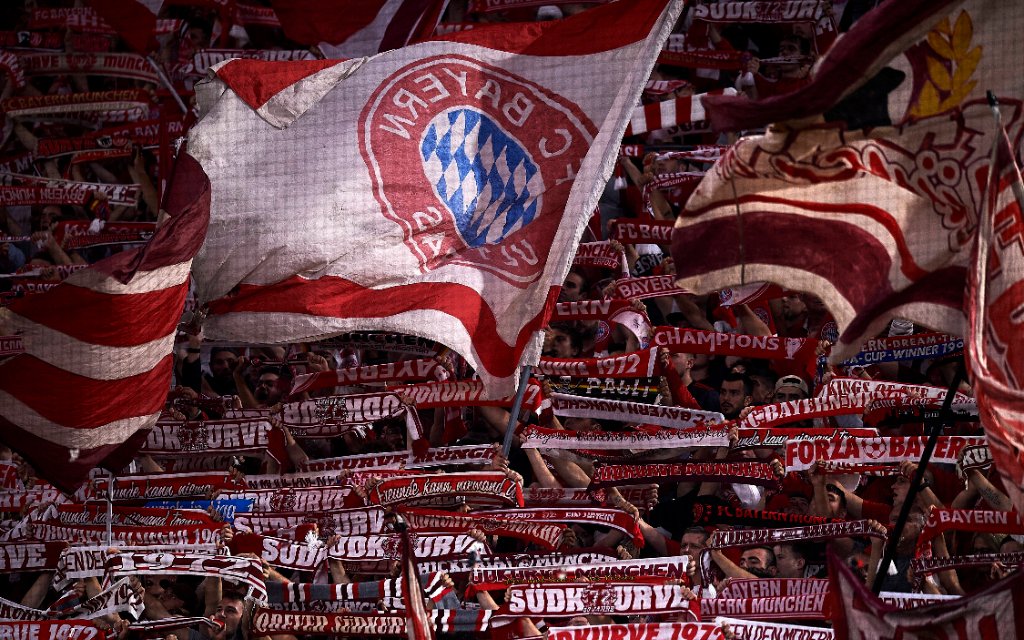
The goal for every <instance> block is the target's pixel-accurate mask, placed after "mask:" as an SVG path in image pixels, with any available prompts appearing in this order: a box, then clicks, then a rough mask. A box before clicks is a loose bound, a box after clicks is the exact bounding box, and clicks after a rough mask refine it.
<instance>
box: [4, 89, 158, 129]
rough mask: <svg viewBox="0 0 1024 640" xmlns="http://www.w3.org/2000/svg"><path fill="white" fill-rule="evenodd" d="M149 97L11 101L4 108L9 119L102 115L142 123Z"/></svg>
mask: <svg viewBox="0 0 1024 640" xmlns="http://www.w3.org/2000/svg"><path fill="white" fill-rule="evenodd" d="M149 104H150V100H149V94H147V93H146V92H145V91H143V90H142V89H117V90H114V91H83V92H79V93H68V94H51V95H40V96H17V97H14V98H7V99H6V100H4V101H3V102H2V103H0V107H2V108H3V110H4V111H6V112H7V117H8V118H25V119H47V118H52V117H53V116H61V115H68V114H76V115H77V114H83V113H97V112H99V113H102V114H103V116H104V119H106V120H108V121H112V122H113V121H123V120H139V119H141V118H143V117H145V116H146V114H147V113H148V112H149Z"/></svg>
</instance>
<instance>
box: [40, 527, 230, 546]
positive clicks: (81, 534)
mask: <svg viewBox="0 0 1024 640" xmlns="http://www.w3.org/2000/svg"><path fill="white" fill-rule="evenodd" d="M221 528H222V525H219V524H218V525H214V526H209V525H182V526H177V527H123V526H115V527H111V536H112V538H113V540H114V541H115V542H116V543H117V544H118V545H194V544H203V545H206V544H220V543H221V542H223V537H222V533H223V532H222V531H221ZM29 531H30V539H33V540H40V541H46V542H50V541H60V540H74V541H76V542H82V543H87V544H102V543H104V542H106V541H107V529H106V527H103V526H89V525H82V526H64V525H58V524H32V525H29Z"/></svg>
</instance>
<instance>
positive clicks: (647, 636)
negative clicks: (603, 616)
mask: <svg viewBox="0 0 1024 640" xmlns="http://www.w3.org/2000/svg"><path fill="white" fill-rule="evenodd" d="M738 637H739V638H743V639H744V640H746V639H747V636H742V635H741V636H738ZM626 638H629V639H630V640H633V639H637V640H724V639H725V636H724V635H723V633H722V627H721V625H719V624H718V623H717V622H714V623H712V622H638V623H631V624H596V625H588V626H585V627H549V628H548V636H547V639H548V640H626Z"/></svg>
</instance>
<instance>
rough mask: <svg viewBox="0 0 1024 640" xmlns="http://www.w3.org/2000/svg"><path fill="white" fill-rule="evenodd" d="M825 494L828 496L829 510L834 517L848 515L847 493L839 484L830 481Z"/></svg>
mask: <svg viewBox="0 0 1024 640" xmlns="http://www.w3.org/2000/svg"><path fill="white" fill-rule="evenodd" d="M825 494H826V497H828V510H829V513H830V514H831V516H832V517H833V518H845V517H846V493H844V492H843V490H842V489H840V488H839V486H838V485H835V484H832V483H829V484H827V485H825Z"/></svg>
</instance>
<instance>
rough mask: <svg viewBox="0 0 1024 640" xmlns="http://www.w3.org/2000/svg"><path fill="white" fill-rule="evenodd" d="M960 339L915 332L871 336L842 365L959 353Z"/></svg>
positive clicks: (898, 360) (941, 356)
mask: <svg viewBox="0 0 1024 640" xmlns="http://www.w3.org/2000/svg"><path fill="white" fill-rule="evenodd" d="M963 349H964V339H963V338H958V337H956V336H951V335H947V334H945V333H918V334H914V335H910V336H889V337H886V338H873V339H871V340H868V341H867V342H866V343H864V346H863V347H861V350H860V352H859V353H857V355H855V356H853V357H852V358H850V359H848V360H844V361H843V362H842V364H843V365H844V366H848V367H849V366H854V365H860V366H867V365H871V364H878V363H880V362H900V361H903V360H923V359H925V358H943V357H945V356H948V355H953V354H956V353H960V352H961V351H963Z"/></svg>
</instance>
